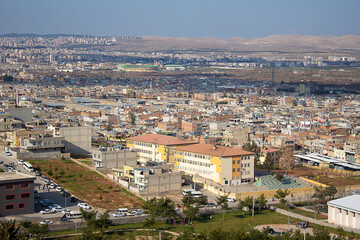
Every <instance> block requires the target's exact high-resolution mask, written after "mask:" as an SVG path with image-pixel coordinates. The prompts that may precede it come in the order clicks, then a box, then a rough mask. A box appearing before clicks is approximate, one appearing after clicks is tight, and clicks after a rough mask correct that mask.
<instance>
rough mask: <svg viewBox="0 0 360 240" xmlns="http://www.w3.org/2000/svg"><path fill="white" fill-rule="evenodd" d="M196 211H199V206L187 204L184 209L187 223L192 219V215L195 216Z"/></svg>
mask: <svg viewBox="0 0 360 240" xmlns="http://www.w3.org/2000/svg"><path fill="white" fill-rule="evenodd" d="M198 213H199V207H197V206H187V207H186V209H185V210H184V214H185V216H186V217H187V218H188V224H190V222H192V220H193V219H194V217H196V215H197V214H198Z"/></svg>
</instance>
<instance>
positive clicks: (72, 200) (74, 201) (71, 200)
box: [70, 197, 78, 203]
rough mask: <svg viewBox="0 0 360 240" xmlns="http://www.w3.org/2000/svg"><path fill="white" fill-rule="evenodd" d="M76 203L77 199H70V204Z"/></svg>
mask: <svg viewBox="0 0 360 240" xmlns="http://www.w3.org/2000/svg"><path fill="white" fill-rule="evenodd" d="M77 201H78V199H77V198H76V197H71V198H70V202H72V203H76V202H77Z"/></svg>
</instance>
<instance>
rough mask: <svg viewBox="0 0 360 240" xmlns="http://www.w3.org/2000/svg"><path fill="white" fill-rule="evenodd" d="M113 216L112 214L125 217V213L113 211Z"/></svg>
mask: <svg viewBox="0 0 360 240" xmlns="http://www.w3.org/2000/svg"><path fill="white" fill-rule="evenodd" d="M113 216H114V217H125V216H126V214H124V213H120V212H115V213H114V214H113Z"/></svg>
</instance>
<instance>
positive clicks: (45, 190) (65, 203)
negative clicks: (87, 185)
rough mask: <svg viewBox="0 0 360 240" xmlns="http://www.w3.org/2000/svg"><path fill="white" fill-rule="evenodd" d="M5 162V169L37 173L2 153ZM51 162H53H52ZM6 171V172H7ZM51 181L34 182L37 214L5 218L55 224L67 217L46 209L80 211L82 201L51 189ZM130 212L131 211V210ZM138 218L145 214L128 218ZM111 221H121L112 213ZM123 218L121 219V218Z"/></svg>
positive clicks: (71, 195)
mask: <svg viewBox="0 0 360 240" xmlns="http://www.w3.org/2000/svg"><path fill="white" fill-rule="evenodd" d="M1 161H2V162H3V163H2V164H0V165H1V167H2V168H3V166H4V164H6V165H9V166H11V167H12V168H14V169H15V170H18V171H20V172H22V173H25V174H28V175H31V176H35V172H28V171H27V170H26V169H25V168H24V166H23V165H21V164H20V163H18V160H17V159H16V158H15V157H14V156H7V155H5V154H3V153H0V162H1ZM50 161H51V160H50ZM5 171H6V170H5ZM50 183H52V182H51V181H50V182H49V181H48V182H47V183H46V181H45V179H43V177H41V176H36V180H35V182H34V191H37V193H38V194H34V195H35V198H34V200H35V204H34V209H35V212H34V213H33V214H24V215H14V216H8V217H4V218H7V219H16V220H19V221H20V220H29V221H32V222H41V221H43V220H51V221H53V222H54V223H56V222H59V221H60V219H61V218H62V217H63V216H64V215H65V213H64V212H62V211H59V212H55V213H45V214H42V213H41V211H45V209H49V208H50V207H51V206H57V207H58V208H59V209H60V208H63V209H67V210H69V211H79V210H80V207H79V206H78V203H81V202H82V201H81V199H79V198H78V197H77V196H74V195H73V194H71V193H69V192H68V191H66V189H61V191H59V190H60V189H58V190H56V188H51V187H50V185H51V184H50ZM72 198H73V199H74V198H75V199H76V202H74V201H71V199H72ZM44 201H47V202H49V203H51V204H49V206H45V205H44ZM91 210H93V208H91ZM96 210H98V212H100V213H102V210H100V209H96ZM129 211H130V210H129ZM129 217H131V218H136V217H144V214H139V215H134V216H128V217H125V218H124V220H125V219H126V218H129ZM110 218H111V219H119V217H114V216H113V213H110ZM120 218H121V217H120ZM71 221H75V222H78V221H81V219H71Z"/></svg>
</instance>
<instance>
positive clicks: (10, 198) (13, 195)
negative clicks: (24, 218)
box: [5, 192, 30, 200]
mask: <svg viewBox="0 0 360 240" xmlns="http://www.w3.org/2000/svg"><path fill="white" fill-rule="evenodd" d="M29 197H30V193H28V192H27V193H21V194H20V199H24V198H29ZM14 199H15V194H6V195H5V200H14Z"/></svg>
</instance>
